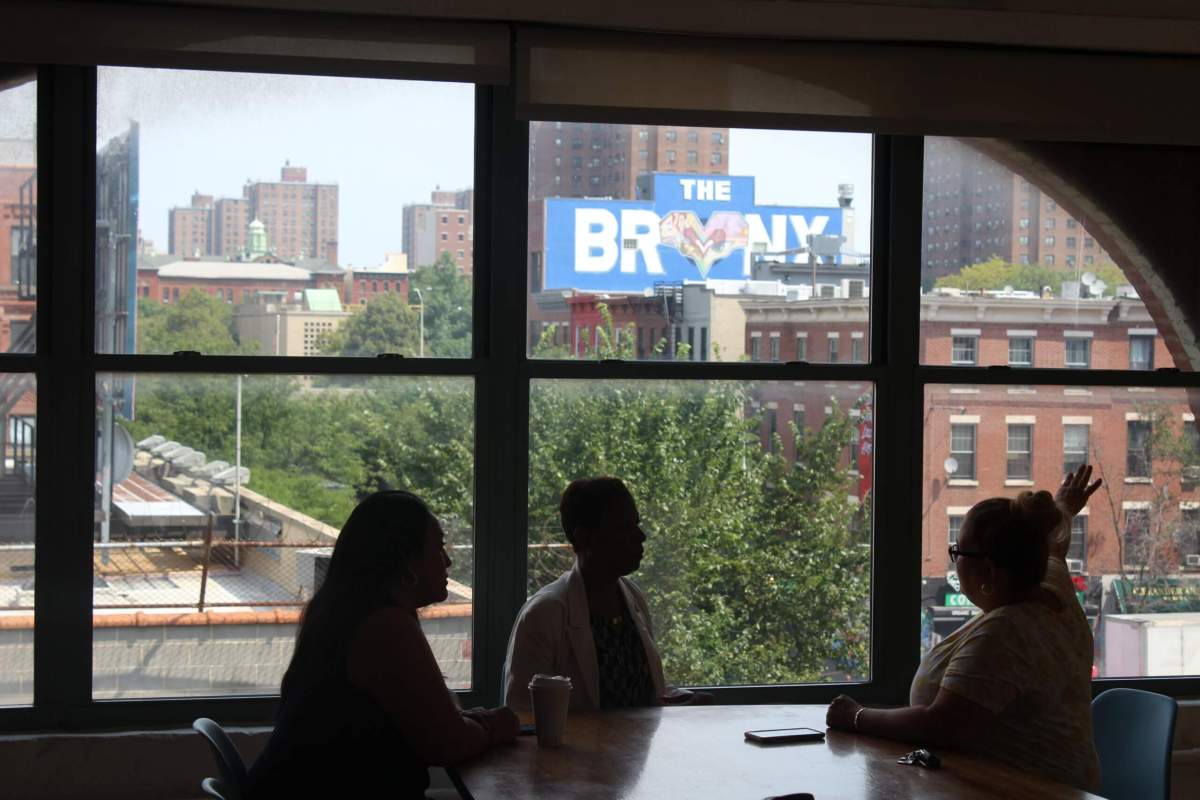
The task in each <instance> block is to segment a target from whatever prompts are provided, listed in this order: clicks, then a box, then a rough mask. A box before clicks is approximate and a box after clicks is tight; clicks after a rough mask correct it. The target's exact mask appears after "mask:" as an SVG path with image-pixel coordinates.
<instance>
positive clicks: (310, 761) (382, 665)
mask: <svg viewBox="0 0 1200 800" xmlns="http://www.w3.org/2000/svg"><path fill="white" fill-rule="evenodd" d="M449 567H450V559H449V557H447V555H446V550H445V541H444V534H443V533H442V528H441V525H440V524H439V523H438V521H437V519H436V518H435V517H434V516H433V514H431V513H430V511H429V509H428V507H427V506H426V505H425V503H424V502H423V501H422V500H421V499H420V498H419V497H417V496H416V495H414V494H410V493H409V492H401V491H388V492H377V493H376V494H373V495H371V496H370V497H368V498H367V499H365V500H363V501H362V502H361V503H359V505H358V506H357V507H356V508H355V509H354V511H353V512H352V513H351V514H350V518H349V519H348V520H346V524H345V526H343V527H342V531H341V534H340V535H339V536H338V540H337V544H336V545H335V546H334V548H333V557H332V559H331V560H330V562H329V572H328V574H327V575H326V577H325V581H324V583H322V584H321V587H320V588H319V589H318V590H317V592H316V594H315V595H313V598H312V600H311V601H310V602H309V604H308V607H307V608H306V609H305V611H304V615H303V618H302V621H301V624H300V631H299V634H298V635H297V637H296V651H295V654H294V655H293V656H292V662H291V664H290V665H289V666H288V670H287V673H286V674H285V675H284V676H283V687H282V690H281V694H282V698H281V703H280V708H279V715H278V719H277V721H276V724H275V731H274V733H273V734H272V736H271V739H270V741H269V742H267V746H266V748H265V749H264V750H263V753H262V755H261V756H260V757H259V758H258V760H257V761H256V762H255V763H254V766H253V768H252V769H251V770H250V796H251V797H252V798H266V797H272V798H273V797H297V798H299V797H323V798H324V797H367V796H372V797H391V798H405V799H408V798H421V797H424V794H425V789H426V788H428V786H429V771H428V767H429V766H430V765H450V764H455V763H458V762H460V761H463V760H464V759H467V758H470V757H471V756H473V755H475V754H477V753H480V752H483V751H484V750H487V749H488V748H489V747H491V746H493V745H495V744H497V743H500V742H507V741H511V740H512V739H514V738H515V737H516V734H517V719H516V716H515V715H514V714H513V712H512V711H510V710H509V709H507V708H504V707H501V708H495V709H491V710H485V709H476V710H472V711H463V710H462V709H460V708H459V706H458V703H457V702H456V700H455V698H454V696H453V695H452V694H451V693H450V691H449V690H448V689H447V688H446V684H445V680H444V678H443V677H442V674H441V671H440V670H439V668H438V663H437V661H436V660H435V659H434V656H433V651H432V650H431V649H430V647H429V642H428V641H427V640H426V639H425V634H424V633H423V632H422V630H421V624H420V621H419V620H418V618H417V609H419V608H421V607H423V606H427V605H430V604H432V603H437V602H439V601H442V600H445V599H446V596H447V589H446V587H447V582H448V575H447V569H448V568H449Z"/></svg>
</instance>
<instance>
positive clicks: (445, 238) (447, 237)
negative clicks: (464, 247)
mask: <svg viewBox="0 0 1200 800" xmlns="http://www.w3.org/2000/svg"><path fill="white" fill-rule="evenodd" d="M449 240H450V234H448V233H445V232H443V233H442V241H443V242H446V241H449Z"/></svg>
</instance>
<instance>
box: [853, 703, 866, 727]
mask: <svg viewBox="0 0 1200 800" xmlns="http://www.w3.org/2000/svg"><path fill="white" fill-rule="evenodd" d="M866 710H867V707H866V706H861V707H860V708H859V709H858V711H855V712H854V730H858V718H859V717H861V716H862V712H864V711H866Z"/></svg>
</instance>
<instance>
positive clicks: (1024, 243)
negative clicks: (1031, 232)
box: [1017, 236, 1029, 247]
mask: <svg viewBox="0 0 1200 800" xmlns="http://www.w3.org/2000/svg"><path fill="white" fill-rule="evenodd" d="M1017 243H1018V244H1020V245H1021V246H1022V247H1028V246H1029V237H1028V236H1018V237H1017Z"/></svg>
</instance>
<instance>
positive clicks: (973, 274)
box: [934, 258, 1128, 297]
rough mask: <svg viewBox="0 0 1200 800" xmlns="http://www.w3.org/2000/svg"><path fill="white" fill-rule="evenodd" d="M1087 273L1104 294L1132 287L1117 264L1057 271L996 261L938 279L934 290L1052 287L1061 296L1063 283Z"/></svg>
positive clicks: (1029, 289)
mask: <svg viewBox="0 0 1200 800" xmlns="http://www.w3.org/2000/svg"><path fill="white" fill-rule="evenodd" d="M1083 271H1091V272H1093V273H1095V274H1096V276H1097V277H1099V278H1100V279H1101V280H1102V281H1104V283H1105V284H1106V288H1105V290H1104V294H1105V295H1106V296H1109V297H1111V296H1113V294H1114V293H1115V292H1116V288H1117V286H1118V285H1119V284H1123V283H1128V281H1127V280H1126V279H1125V275H1124V273H1122V272H1121V270H1120V268H1118V267H1117V265H1116V264H1112V263H1110V262H1106V263H1104V264H1101V265H1100V266H1099V267H1098V268H1088V270H1080V271H1078V272H1077V271H1076V270H1075V269H1074V268H1072V269H1053V268H1051V267H1047V266H1045V265H1044V264H1010V263H1008V262H1006V261H1004V260H1002V259H999V258H993V259H991V260H989V261H984V262H982V263H979V264H971V265H970V266H966V267H963V268H962V269H961V270H959V271H958V272H957V273H955V274H954V275H946V276H944V277H941V278H938V279H937V282H936V283H935V284H934V286H936V287H938V288H941V287H948V288H953V289H964V290H967V291H976V292H979V291H987V290H992V291H996V290H1000V289H1003V288H1004V287H1006V286H1011V287H1012V288H1014V289H1017V290H1019V291H1027V292H1041V291H1042V288H1043V287H1046V286H1049V287H1050V288H1051V289H1052V290H1053V291H1054V293H1055V294H1056V295H1057V294H1058V293H1059V292H1061V290H1062V287H1061V285H1062V283H1063V281H1073V280H1077V275H1079V274H1082V272H1083Z"/></svg>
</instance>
